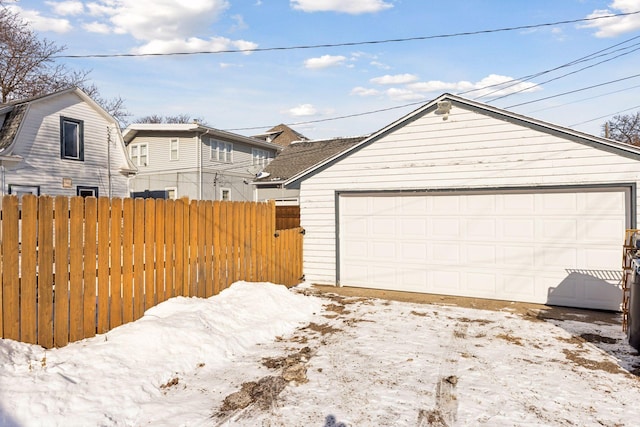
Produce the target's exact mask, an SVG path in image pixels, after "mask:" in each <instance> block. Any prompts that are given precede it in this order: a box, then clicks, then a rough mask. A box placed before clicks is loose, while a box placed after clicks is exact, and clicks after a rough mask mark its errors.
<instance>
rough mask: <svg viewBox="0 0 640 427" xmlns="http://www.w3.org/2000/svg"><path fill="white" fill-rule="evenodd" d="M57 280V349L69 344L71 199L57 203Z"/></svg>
mask: <svg viewBox="0 0 640 427" xmlns="http://www.w3.org/2000/svg"><path fill="white" fill-rule="evenodd" d="M54 205H55V236H56V237H55V248H54V251H55V252H54V258H55V263H56V265H55V280H54V283H55V284H54V287H55V293H54V304H53V311H54V313H55V314H54V321H53V331H54V332H53V335H54V344H55V346H56V347H62V346H65V345H67V344H68V343H69V252H68V250H69V238H68V235H69V199H68V198H67V197H66V196H56V198H55V201H54Z"/></svg>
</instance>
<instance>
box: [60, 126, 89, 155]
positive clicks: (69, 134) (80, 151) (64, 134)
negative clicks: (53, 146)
mask: <svg viewBox="0 0 640 427" xmlns="http://www.w3.org/2000/svg"><path fill="white" fill-rule="evenodd" d="M60 157H61V158H63V159H70V160H80V161H84V124H83V122H82V120H74V119H69V118H67V117H60Z"/></svg>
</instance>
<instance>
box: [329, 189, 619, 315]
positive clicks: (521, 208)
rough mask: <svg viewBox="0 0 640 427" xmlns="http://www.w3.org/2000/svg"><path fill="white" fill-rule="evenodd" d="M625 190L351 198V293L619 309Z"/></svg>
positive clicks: (347, 253) (344, 219)
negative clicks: (365, 291) (380, 292)
mask: <svg viewBox="0 0 640 427" xmlns="http://www.w3.org/2000/svg"><path fill="white" fill-rule="evenodd" d="M628 199H629V194H628V190H625V189H611V190H609V189H604V190H603V189H597V190H596V189H594V190H591V191H589V190H581V191H575V190H572V191H553V192H550V191H544V192H543V191H536V192H533V191H532V192H527V193H522V192H520V193H515V192H501V193H498V194H496V193H491V194H489V193H465V194H461V193H446V194H438V195H433V193H431V194H429V195H427V194H425V193H417V194H414V195H407V194H386V193H378V194H366V195H361V194H358V195H356V194H342V195H340V198H339V248H340V255H339V280H340V284H341V285H343V286H359V287H367V288H376V289H390V290H402V291H412V292H425V293H435V294H446V295H459V296H471V297H480V298H490V299H501V300H509V301H524V302H534V303H542V304H550V305H563V306H570V307H583V308H597V309H605V310H619V308H620V303H621V301H622V294H621V289H620V287H619V282H620V277H621V273H620V269H621V259H622V241H623V238H624V230H625V228H627V227H628V222H629V214H628V210H627V206H628V205H629V203H628Z"/></svg>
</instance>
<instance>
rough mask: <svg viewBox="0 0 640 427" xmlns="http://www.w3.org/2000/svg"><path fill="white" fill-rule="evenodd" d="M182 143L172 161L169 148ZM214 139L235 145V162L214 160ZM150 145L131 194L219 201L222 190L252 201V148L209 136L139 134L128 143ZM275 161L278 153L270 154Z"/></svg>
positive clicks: (184, 133) (143, 132) (190, 133)
mask: <svg viewBox="0 0 640 427" xmlns="http://www.w3.org/2000/svg"><path fill="white" fill-rule="evenodd" d="M173 138H178V139H179V158H178V160H170V157H169V147H170V145H169V144H170V141H171V139H173ZM211 139H213V140H215V141H224V142H229V143H231V144H233V155H232V162H230V163H228V162H222V161H218V160H215V159H212V158H211ZM134 144H147V147H148V156H149V158H148V164H147V166H139V173H138V175H137V176H136V178H135V179H133V180H132V182H131V191H132V192H138V191H145V190H165V189H166V188H168V187H174V188H176V189H177V196H178V197H188V198H190V199H202V200H219V199H220V194H221V193H220V192H221V189H222V188H226V189H229V190H230V196H231V200H235V201H252V200H253V199H254V196H253V187H252V186H251V185H249V184H248V183H249V182H250V181H251V180H252V179H253V178H254V175H255V172H254V171H253V168H252V148H253V147H252V146H251V145H249V144H245V143H242V142H238V141H234V140H232V139H228V138H222V137H219V136H211V135H208V134H206V132H175V131H139V132H138V134H137V135H136V136H135V138H134V139H133V140H132V141H131V142H130V143H129V149H130V147H131V145H134ZM261 149H263V150H267V151H270V152H272V154H273V156H274V157H275V150H269V149H266V148H261Z"/></svg>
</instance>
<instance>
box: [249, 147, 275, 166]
mask: <svg viewBox="0 0 640 427" xmlns="http://www.w3.org/2000/svg"><path fill="white" fill-rule="evenodd" d="M272 159H273V157H272V155H271V153H270V152H269V151H267V150H261V149H259V148H253V149H251V164H252V165H254V166H262V167H264V166H267V165H268V164H269V162H270V161H271V160H272Z"/></svg>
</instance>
